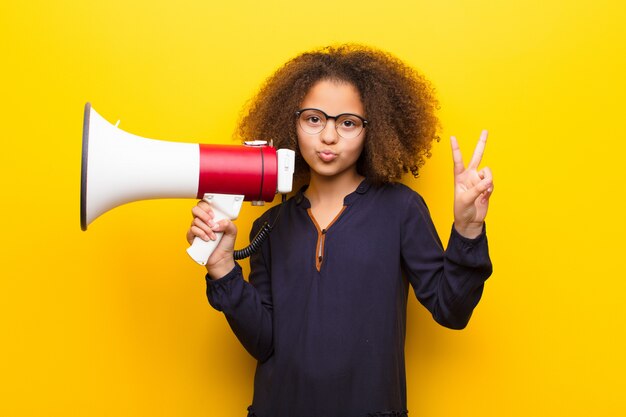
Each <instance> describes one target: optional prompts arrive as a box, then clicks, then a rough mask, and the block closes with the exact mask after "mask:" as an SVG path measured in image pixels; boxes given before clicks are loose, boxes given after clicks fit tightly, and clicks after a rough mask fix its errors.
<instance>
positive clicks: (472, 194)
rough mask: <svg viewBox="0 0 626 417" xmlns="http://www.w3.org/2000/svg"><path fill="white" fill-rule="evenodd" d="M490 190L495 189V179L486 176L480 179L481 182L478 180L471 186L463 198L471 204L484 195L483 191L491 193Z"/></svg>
mask: <svg viewBox="0 0 626 417" xmlns="http://www.w3.org/2000/svg"><path fill="white" fill-rule="evenodd" d="M490 190H491V191H493V181H492V180H491V178H489V179H487V178H485V179H483V180H480V182H478V183H477V184H476V185H474V186H473V187H471V188H469V189H468V190H467V191H466V192H465V194H464V196H463V199H464V200H465V202H466V203H467V204H470V203H473V202H475V201H476V200H478V199H479V198H480V197H481V196H482V195H483V193H490V192H491V191H490Z"/></svg>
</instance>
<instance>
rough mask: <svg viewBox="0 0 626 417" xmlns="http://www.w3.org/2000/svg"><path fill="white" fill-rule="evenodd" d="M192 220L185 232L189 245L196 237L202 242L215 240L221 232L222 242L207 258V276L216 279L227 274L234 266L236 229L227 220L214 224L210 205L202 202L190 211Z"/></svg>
mask: <svg viewBox="0 0 626 417" xmlns="http://www.w3.org/2000/svg"><path fill="white" fill-rule="evenodd" d="M191 214H192V215H193V220H192V222H191V226H190V227H189V229H188V230H187V236H186V237H187V242H189V244H190V245H191V244H192V243H193V240H194V239H195V238H196V237H199V238H200V239H202V240H205V241H209V240H215V238H216V235H215V232H223V233H224V235H223V237H222V240H220V242H219V244H218V245H217V247H216V248H215V250H214V251H213V253H212V254H211V256H210V257H209V260H208V261H207V263H206V269H207V272H208V273H209V276H211V278H213V279H218V278H221V277H223V276H224V275H226V274H227V273H229V272H230V271H231V270H232V269H233V267H234V266H235V259H234V257H233V253H234V250H235V240H236V238H237V227H236V226H235V224H234V223H233V222H231V221H230V220H228V219H224V220H220V221H219V222H214V221H213V218H214V215H213V210H212V208H211V205H210V204H209V203H207V202H206V201H204V200H200V201H199V202H198V204H197V205H196V206H194V207H193V208H192V209H191Z"/></svg>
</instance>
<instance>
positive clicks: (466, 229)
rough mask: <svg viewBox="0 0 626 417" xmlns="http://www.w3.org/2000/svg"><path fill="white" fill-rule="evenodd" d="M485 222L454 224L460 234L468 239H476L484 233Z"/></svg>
mask: <svg viewBox="0 0 626 417" xmlns="http://www.w3.org/2000/svg"><path fill="white" fill-rule="evenodd" d="M483 225H484V222H481V223H479V224H476V223H470V224H462V223H457V222H454V229H455V230H456V231H457V233H458V234H460V235H461V236H463V237H464V238H467V239H475V238H477V237H478V236H480V234H481V233H482V232H483Z"/></svg>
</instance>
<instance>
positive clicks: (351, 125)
mask: <svg viewBox="0 0 626 417" xmlns="http://www.w3.org/2000/svg"><path fill="white" fill-rule="evenodd" d="M359 122H360V121H359V120H358V119H354V118H347V119H343V120H341V123H340V124H339V126H340V127H341V129H345V130H352V129H355V128H357V127H359V125H360V123H359Z"/></svg>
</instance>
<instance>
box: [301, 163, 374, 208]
mask: <svg viewBox="0 0 626 417" xmlns="http://www.w3.org/2000/svg"><path fill="white" fill-rule="evenodd" d="M364 178H365V177H363V176H362V175H359V174H358V173H357V172H356V171H353V172H346V173H344V174H343V175H339V176H333V177H325V176H322V175H316V174H315V173H314V172H311V179H310V182H309V186H308V188H307V189H306V191H305V195H306V197H307V198H308V199H309V201H310V202H311V206H315V205H317V204H324V205H325V204H333V203H337V202H341V204H342V205H343V199H344V198H345V197H346V196H347V195H348V194H350V193H352V192H353V191H354V190H356V188H357V187H358V186H359V184H360V183H361V181H363V179H364Z"/></svg>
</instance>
